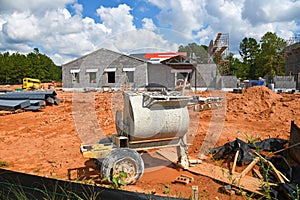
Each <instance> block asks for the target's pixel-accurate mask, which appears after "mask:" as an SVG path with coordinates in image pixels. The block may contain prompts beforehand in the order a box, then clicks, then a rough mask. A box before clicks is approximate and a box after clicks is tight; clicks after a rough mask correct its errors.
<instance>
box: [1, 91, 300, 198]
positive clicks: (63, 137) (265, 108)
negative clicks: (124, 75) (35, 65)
mask: <svg viewBox="0 0 300 200" xmlns="http://www.w3.org/2000/svg"><path fill="white" fill-rule="evenodd" d="M57 93H58V98H59V99H60V100H61V103H60V104H59V105H58V106H47V107H46V108H45V109H43V110H41V111H40V112H22V113H17V114H9V115H3V116H0V146H1V149H0V161H1V162H5V163H8V165H9V166H6V167H3V168H5V169H9V170H14V171H18V172H24V173H28V174H35V175H39V176H45V177H52V178H57V179H64V180H67V169H69V168H76V167H82V166H84V163H85V162H86V161H87V159H84V158H83V157H82V155H81V153H80V151H79V147H80V144H81V140H80V137H79V136H78V132H77V130H76V125H75V123H74V118H73V115H72V96H73V93H71V92H62V91H57ZM194 95H200V96H210V95H211V94H210V93H209V92H205V93H197V94H194ZM121 101H122V94H121V93H108V92H106V93H98V92H97V93H95V111H96V115H97V119H98V123H99V126H100V129H101V131H102V133H103V134H105V135H110V134H113V133H116V130H115V122H114V112H115V111H116V110H117V109H120V108H121V107H122V103H120V102H121ZM224 104H225V107H223V109H224V110H223V111H224V112H218V111H216V110H206V111H202V112H195V111H193V109H189V111H190V119H191V130H190V131H189V133H188V141H189V142H190V143H191V146H190V147H189V154H190V156H191V157H193V158H197V157H198V156H199V154H200V153H202V151H201V145H202V144H203V141H204V138H205V137H206V139H207V138H209V137H207V134H208V133H209V131H208V129H209V128H210V127H212V126H213V123H214V122H212V121H213V120H212V119H213V116H214V117H217V121H218V124H217V125H220V122H221V125H222V127H221V129H220V130H221V132H219V133H217V135H219V136H218V138H215V139H216V144H215V146H219V145H223V144H224V143H226V142H228V141H233V140H235V138H240V139H242V140H244V141H247V139H249V138H251V139H253V138H260V139H267V138H271V137H275V138H283V139H289V131H290V123H291V121H292V120H294V121H295V123H296V124H297V125H298V126H299V125H300V118H299V116H300V94H299V93H298V94H276V93H274V92H273V91H271V90H269V89H268V88H266V87H252V88H248V89H247V90H246V91H245V92H244V93H243V94H233V93H229V92H227V93H225V98H224ZM85 120H89V119H85ZM223 122H224V123H223ZM213 134H216V133H213ZM151 152H152V151H151ZM151 155H152V154H148V153H144V154H143V158H144V159H145V173H144V175H143V177H142V178H141V180H140V181H138V182H137V183H136V184H135V185H129V186H125V187H123V188H122V189H124V190H130V191H137V192H143V193H147V194H150V193H151V194H157V195H166V196H173V197H184V198H189V197H190V196H191V193H192V185H197V186H198V187H199V197H200V198H201V199H246V197H242V196H235V195H233V196H228V195H226V194H222V193H220V192H218V189H219V188H220V187H221V186H222V184H220V183H217V182H215V181H213V180H212V179H210V178H208V177H204V176H199V175H194V174H191V173H189V172H187V171H182V170H179V169H177V168H176V167H175V166H174V165H172V164H171V163H170V162H168V161H167V160H163V159H162V158H159V157H153V156H151ZM181 174H186V175H189V176H192V177H193V178H194V182H193V183H190V184H187V185H184V184H180V183H174V180H175V179H176V177H178V176H179V175H181Z"/></svg>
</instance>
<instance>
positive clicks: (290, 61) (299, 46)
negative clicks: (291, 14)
mask: <svg viewBox="0 0 300 200" xmlns="http://www.w3.org/2000/svg"><path fill="white" fill-rule="evenodd" d="M289 44H290V45H289V46H287V48H286V67H285V74H286V75H292V76H294V80H295V81H296V89H297V90H300V34H298V35H296V36H295V37H293V38H291V39H290V41H289Z"/></svg>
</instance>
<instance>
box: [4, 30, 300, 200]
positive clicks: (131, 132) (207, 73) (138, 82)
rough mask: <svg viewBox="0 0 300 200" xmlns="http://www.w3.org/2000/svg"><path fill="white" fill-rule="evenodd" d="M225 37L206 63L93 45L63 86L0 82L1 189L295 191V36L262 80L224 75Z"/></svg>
mask: <svg viewBox="0 0 300 200" xmlns="http://www.w3.org/2000/svg"><path fill="white" fill-rule="evenodd" d="M228 40H229V35H228V34H221V33H219V34H218V35H217V37H216V39H215V40H214V41H213V40H212V41H211V42H210V45H209V47H208V63H207V64H198V63H195V62H193V61H192V60H191V58H190V57H188V56H187V54H186V53H184V52H167V53H166V52H165V53H145V54H135V55H124V54H121V53H117V52H113V51H111V50H107V49H99V50H97V51H95V52H92V53H90V54H88V55H85V56H82V57H80V58H78V59H75V60H73V61H71V62H69V63H66V64H64V65H63V66H62V79H63V83H62V84H54V82H51V83H43V84H42V83H41V82H40V81H39V80H38V79H30V78H24V79H23V85H1V86H0V93H1V94H0V127H1V129H0V145H1V149H0V170H1V171H0V173H1V176H0V182H1V184H2V185H1V190H0V197H1V199H18V198H16V197H20V196H23V197H24V198H23V197H22V198H23V199H193V200H198V199H279V200H280V199H299V196H300V191H299V184H300V177H299V174H300V166H299V165H300V157H299V155H300V154H299V152H300V118H299V116H300V93H299V90H298V88H299V69H298V68H297V67H298V65H297V64H296V63H299V60H297V59H298V57H297V55H298V50H299V45H297V44H299V43H296V44H295V45H291V46H290V47H289V49H288V50H287V56H289V61H287V65H289V66H288V67H286V76H274V77H273V80H274V82H275V85H274V84H273V83H272V84H270V85H268V84H266V82H264V81H263V79H261V80H256V82H255V81H254V80H250V81H249V80H248V81H244V82H243V83H241V82H239V79H238V78H237V77H236V76H232V75H231V76H226V75H225V76H224V74H226V73H227V72H228V71H229V69H230V64H229V61H228V60H226V59H224V54H227V50H228ZM96 58H97V59H96ZM100 58H101V59H100ZM214 63H216V64H214ZM90 66H93V67H90ZM28 90H30V91H28ZM22 198H21V199H22Z"/></svg>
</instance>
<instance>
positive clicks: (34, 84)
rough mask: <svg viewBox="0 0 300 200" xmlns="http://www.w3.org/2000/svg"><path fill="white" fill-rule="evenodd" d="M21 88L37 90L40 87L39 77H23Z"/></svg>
mask: <svg viewBox="0 0 300 200" xmlns="http://www.w3.org/2000/svg"><path fill="white" fill-rule="evenodd" d="M22 88H23V90H37V89H41V88H42V83H41V81H40V80H39V79H34V78H23V86H22Z"/></svg>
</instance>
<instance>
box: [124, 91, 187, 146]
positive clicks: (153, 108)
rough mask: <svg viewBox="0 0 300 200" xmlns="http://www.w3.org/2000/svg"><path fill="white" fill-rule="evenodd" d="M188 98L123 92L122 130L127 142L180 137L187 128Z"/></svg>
mask: <svg viewBox="0 0 300 200" xmlns="http://www.w3.org/2000/svg"><path fill="white" fill-rule="evenodd" d="M188 101H189V96H186V95H182V94H180V93H177V94H176V95H174V94H173V95H163V94H160V93H150V94H149V93H137V92H126V93H124V113H123V130H124V132H125V134H126V135H128V136H129V138H130V141H142V140H152V139H162V140H163V139H170V138H175V137H182V136H184V135H185V134H186V133H187V131H188V128H189V113H188V109H187V103H188Z"/></svg>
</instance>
